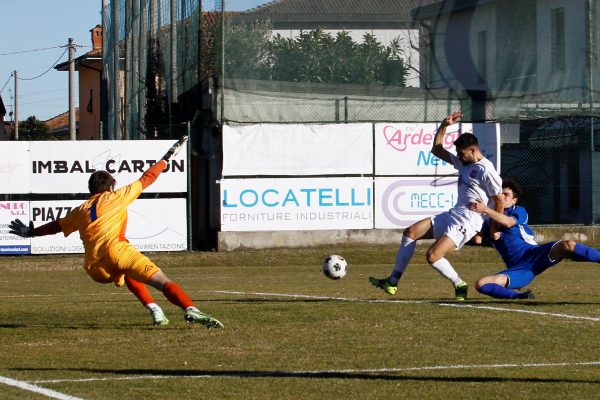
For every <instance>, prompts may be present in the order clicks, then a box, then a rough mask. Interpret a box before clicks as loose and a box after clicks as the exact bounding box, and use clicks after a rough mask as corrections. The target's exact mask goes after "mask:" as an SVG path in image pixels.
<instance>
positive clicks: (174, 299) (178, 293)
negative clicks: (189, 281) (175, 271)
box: [163, 282, 194, 310]
mask: <svg viewBox="0 0 600 400" xmlns="http://www.w3.org/2000/svg"><path fill="white" fill-rule="evenodd" d="M163 294H164V295H165V297H166V298H167V300H169V301H170V302H171V303H173V304H175V305H176V306H178V307H180V308H182V309H184V310H186V309H187V308H188V307H194V302H193V301H192V300H191V299H190V298H189V296H188V295H187V294H186V293H185V292H184V291H183V289H182V288H181V287H180V286H179V285H178V284H176V283H175V282H169V283H167V284H166V285H165V287H164V288H163Z"/></svg>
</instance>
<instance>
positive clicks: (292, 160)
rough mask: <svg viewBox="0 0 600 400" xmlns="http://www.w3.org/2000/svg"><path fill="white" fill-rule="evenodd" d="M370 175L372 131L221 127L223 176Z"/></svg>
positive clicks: (349, 126)
mask: <svg viewBox="0 0 600 400" xmlns="http://www.w3.org/2000/svg"><path fill="white" fill-rule="evenodd" d="M339 174H344V175H360V174H369V175H371V174H373V125H372V124H331V125H293V124H290V125H287V124H260V125H246V126H230V125H225V126H223V176H224V177H227V176H247V175H251V176H256V175H339Z"/></svg>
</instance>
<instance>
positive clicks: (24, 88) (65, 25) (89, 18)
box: [0, 0, 268, 121]
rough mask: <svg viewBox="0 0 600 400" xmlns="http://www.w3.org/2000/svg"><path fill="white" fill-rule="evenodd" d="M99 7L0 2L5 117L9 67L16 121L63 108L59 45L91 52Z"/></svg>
mask: <svg viewBox="0 0 600 400" xmlns="http://www.w3.org/2000/svg"><path fill="white" fill-rule="evenodd" d="M214 1H218V0H214ZM267 2H268V0H225V8H226V10H228V11H243V10H247V9H250V8H253V7H256V6H258V5H261V4H265V3H267ZM202 3H203V4H210V3H212V1H211V0H202ZM101 7H102V0H0V14H1V15H2V23H0V38H1V41H0V90H1V91H0V95H1V96H2V99H3V100H4V105H5V106H6V111H7V115H6V117H5V120H8V121H10V120H11V117H9V116H8V113H9V112H11V111H13V104H14V79H13V78H12V77H11V74H12V73H13V71H17V76H18V77H19V81H18V98H17V101H18V103H17V104H18V113H19V120H20V121H22V120H25V119H27V118H28V117H30V116H35V117H36V118H37V119H39V120H42V121H45V120H48V119H50V118H52V117H54V116H57V115H59V114H62V113H63V112H65V111H68V109H69V73H68V72H66V71H65V72H61V71H57V70H55V69H54V68H52V67H53V66H54V65H55V64H58V63H61V62H65V61H67V60H68V52H66V51H65V50H66V47H64V46H66V44H67V43H68V40H69V38H73V39H74V43H75V45H76V46H82V47H77V48H76V52H75V57H79V56H81V55H83V54H85V53H86V52H88V51H90V50H91V46H92V42H91V33H90V29H92V28H93V27H95V26H96V25H97V24H101V23H102V16H101V12H100V11H101ZM61 46H63V47H61ZM75 81H76V82H77V77H76V78H75ZM75 93H76V96H77V93H78V88H75ZM75 102H76V104H78V98H76V99H75Z"/></svg>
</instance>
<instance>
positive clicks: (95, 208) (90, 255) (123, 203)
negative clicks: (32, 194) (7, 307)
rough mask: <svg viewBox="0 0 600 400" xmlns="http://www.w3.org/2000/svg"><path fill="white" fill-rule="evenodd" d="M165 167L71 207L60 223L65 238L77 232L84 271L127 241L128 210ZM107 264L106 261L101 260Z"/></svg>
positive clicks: (159, 164)
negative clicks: (113, 248) (113, 247)
mask: <svg viewBox="0 0 600 400" xmlns="http://www.w3.org/2000/svg"><path fill="white" fill-rule="evenodd" d="M166 167H167V163H166V162H165V161H163V160H160V161H159V162H157V163H156V164H154V165H153V166H152V167H150V168H148V170H147V171H146V172H144V174H143V175H142V177H141V178H140V179H139V180H137V181H135V182H133V183H131V184H130V185H127V186H124V187H122V188H120V189H119V190H116V191H114V192H102V193H97V194H95V195H92V196H91V197H90V198H89V199H88V200H87V201H86V202H85V203H83V204H81V205H80V206H79V207H77V208H74V209H73V210H71V212H69V213H68V214H67V215H66V216H65V217H64V218H62V219H60V220H59V223H60V227H61V229H62V231H63V233H64V235H65V236H68V235H70V234H71V233H73V232H75V231H79V235H80V237H81V240H82V241H83V246H84V249H85V262H84V268H85V269H86V270H87V269H89V268H90V267H91V266H93V265H94V264H95V263H97V262H99V261H100V260H103V258H104V257H105V256H106V255H107V254H108V252H109V250H110V248H111V246H113V245H114V244H116V243H118V242H122V241H127V239H126V238H125V230H126V228H127V207H128V206H129V205H130V204H131V203H132V202H133V201H134V200H135V199H137V198H138V197H139V195H140V194H141V193H142V190H144V189H145V188H147V187H148V186H149V185H151V184H152V183H153V182H154V181H155V180H156V178H158V175H160V173H161V172H162V171H163V170H164V169H165V168H166ZM104 260H105V261H106V259H104Z"/></svg>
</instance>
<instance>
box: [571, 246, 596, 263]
mask: <svg viewBox="0 0 600 400" xmlns="http://www.w3.org/2000/svg"><path fill="white" fill-rule="evenodd" d="M573 253H574V254H575V255H576V256H577V258H576V261H591V262H596V263H597V262H600V251H598V250H596V249H595V248H593V247H588V246H586V245H584V244H581V243H575V248H574V249H573Z"/></svg>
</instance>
